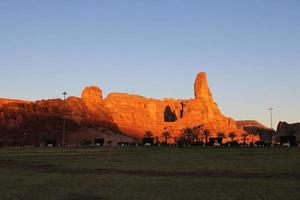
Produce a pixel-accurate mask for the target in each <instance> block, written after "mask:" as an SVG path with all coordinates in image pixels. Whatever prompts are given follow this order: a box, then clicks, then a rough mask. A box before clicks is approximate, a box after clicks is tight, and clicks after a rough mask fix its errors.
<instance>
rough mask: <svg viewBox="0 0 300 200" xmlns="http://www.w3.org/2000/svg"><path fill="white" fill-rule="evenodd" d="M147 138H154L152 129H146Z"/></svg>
mask: <svg viewBox="0 0 300 200" xmlns="http://www.w3.org/2000/svg"><path fill="white" fill-rule="evenodd" d="M144 137H145V138H153V133H152V132H151V131H146V132H145V134H144Z"/></svg>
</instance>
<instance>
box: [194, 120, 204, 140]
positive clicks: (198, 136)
mask: <svg viewBox="0 0 300 200" xmlns="http://www.w3.org/2000/svg"><path fill="white" fill-rule="evenodd" d="M202 138H203V125H202V124H201V125H198V126H195V127H193V139H194V142H198V141H199V140H200V141H201V142H202Z"/></svg>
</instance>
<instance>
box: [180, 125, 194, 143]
mask: <svg viewBox="0 0 300 200" xmlns="http://www.w3.org/2000/svg"><path fill="white" fill-rule="evenodd" d="M181 132H182V133H181V135H182V137H183V138H184V139H186V140H187V141H188V142H189V143H191V142H192V139H193V137H194V131H193V129H191V128H184V129H182V131H181Z"/></svg>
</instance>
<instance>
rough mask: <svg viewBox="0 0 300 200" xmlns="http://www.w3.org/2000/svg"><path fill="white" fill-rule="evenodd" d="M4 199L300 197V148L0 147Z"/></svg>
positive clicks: (0, 185)
mask: <svg viewBox="0 0 300 200" xmlns="http://www.w3.org/2000/svg"><path fill="white" fill-rule="evenodd" d="M0 199H17V200H20V199H26V200H27V199H28V200H35V199H38V200H43V199H47V200H48V199H73V200H75V199H76V200H79V199H87V200H92V199H93V200H96V199H104V200H110V199H122V200H124V199H128V200H131V199H139V200H143V199H149V200H154V199H155V200H159V199H178V200H179V199H180V200H183V199H197V200H198V199H272V200H274V199H289V200H292V199H297V200H298V199H300V149H296V148H289V149H288V148H286V149H283V148H274V149H272V148H264V149H210V148H206V149H204V148H176V147H174V148H164V147H160V148H159V147H153V148H146V147H145V148H144V147H143V148H142V147H137V148H98V149H64V150H60V149H31V150H29V149H0Z"/></svg>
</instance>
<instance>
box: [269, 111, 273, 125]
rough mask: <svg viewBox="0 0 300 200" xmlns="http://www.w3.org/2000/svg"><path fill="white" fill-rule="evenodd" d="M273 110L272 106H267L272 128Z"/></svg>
mask: <svg viewBox="0 0 300 200" xmlns="http://www.w3.org/2000/svg"><path fill="white" fill-rule="evenodd" d="M273 110H274V108H269V111H270V121H271V129H273Z"/></svg>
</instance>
